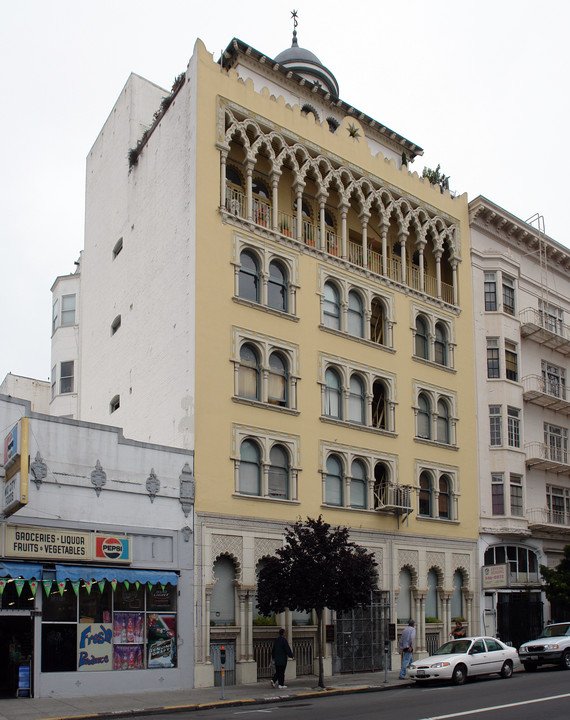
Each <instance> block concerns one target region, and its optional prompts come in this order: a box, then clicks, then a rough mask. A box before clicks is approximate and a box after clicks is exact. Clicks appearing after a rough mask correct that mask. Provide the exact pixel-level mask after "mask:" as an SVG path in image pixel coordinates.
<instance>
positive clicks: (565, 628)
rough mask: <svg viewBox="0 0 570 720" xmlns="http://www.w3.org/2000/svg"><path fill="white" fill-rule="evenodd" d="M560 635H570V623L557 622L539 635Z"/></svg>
mask: <svg viewBox="0 0 570 720" xmlns="http://www.w3.org/2000/svg"><path fill="white" fill-rule="evenodd" d="M559 635H570V623H557V624H556V625H548V626H547V627H545V628H544V630H543V631H542V632H541V633H540V635H539V637H541V638H543V637H558V636H559Z"/></svg>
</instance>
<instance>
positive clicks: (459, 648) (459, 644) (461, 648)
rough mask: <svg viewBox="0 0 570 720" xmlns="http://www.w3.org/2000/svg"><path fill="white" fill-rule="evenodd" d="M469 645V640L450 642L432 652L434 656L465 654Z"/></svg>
mask: <svg viewBox="0 0 570 720" xmlns="http://www.w3.org/2000/svg"><path fill="white" fill-rule="evenodd" d="M470 645H471V640H450V641H449V642H446V643H445V645H442V646H441V647H440V648H439V649H438V650H436V651H435V652H434V655H453V654H456V653H466V652H467V651H468V650H469V646H470Z"/></svg>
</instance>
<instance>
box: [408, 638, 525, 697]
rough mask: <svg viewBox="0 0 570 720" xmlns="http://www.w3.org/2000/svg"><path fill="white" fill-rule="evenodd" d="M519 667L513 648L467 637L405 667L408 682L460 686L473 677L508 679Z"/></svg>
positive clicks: (490, 640)
mask: <svg viewBox="0 0 570 720" xmlns="http://www.w3.org/2000/svg"><path fill="white" fill-rule="evenodd" d="M519 664H520V663H519V656H518V654H517V651H516V650H515V648H512V647H508V646H507V645H505V644H504V643H502V642H501V641H500V640H497V639H496V638H491V637H468V638H460V639H458V640H450V641H449V642H446V643H445V645H442V646H441V647H440V648H439V650H437V651H436V653H435V654H434V655H430V657H427V658H422V659H421V660H414V662H413V663H412V664H411V665H409V666H408V674H409V676H410V677H411V678H412V680H417V681H423V680H451V681H452V682H453V683H455V685H462V684H463V683H464V682H465V681H466V680H467V678H468V677H471V676H473V675H490V674H492V673H498V674H499V675H500V676H501V677H504V678H510V677H511V676H512V674H513V671H514V669H515V668H517V669H518V668H519Z"/></svg>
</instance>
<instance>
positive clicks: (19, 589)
mask: <svg viewBox="0 0 570 720" xmlns="http://www.w3.org/2000/svg"><path fill="white" fill-rule="evenodd" d="M25 584H26V581H25V580H22V578H17V580H14V585H15V586H16V592H17V593H18V597H20V595H21V594H22V590H23V589H24V585H25Z"/></svg>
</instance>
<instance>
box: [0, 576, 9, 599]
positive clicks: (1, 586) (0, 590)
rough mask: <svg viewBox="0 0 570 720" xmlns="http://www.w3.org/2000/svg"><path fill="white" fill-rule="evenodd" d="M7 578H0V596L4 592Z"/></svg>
mask: <svg viewBox="0 0 570 720" xmlns="http://www.w3.org/2000/svg"><path fill="white" fill-rule="evenodd" d="M7 582H8V581H7V580H0V596H1V595H2V593H3V592H4V588H5V587H6V583H7Z"/></svg>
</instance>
